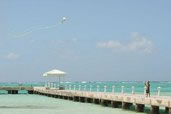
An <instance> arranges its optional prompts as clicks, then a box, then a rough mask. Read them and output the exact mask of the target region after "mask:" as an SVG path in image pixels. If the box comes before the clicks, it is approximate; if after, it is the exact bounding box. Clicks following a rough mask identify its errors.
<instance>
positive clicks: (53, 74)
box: [43, 69, 66, 77]
mask: <svg viewBox="0 0 171 114" xmlns="http://www.w3.org/2000/svg"><path fill="white" fill-rule="evenodd" d="M65 75H66V72H63V71H61V70H57V69H53V70H51V71H48V72H45V73H44V74H43V76H45V77H64V76H65Z"/></svg>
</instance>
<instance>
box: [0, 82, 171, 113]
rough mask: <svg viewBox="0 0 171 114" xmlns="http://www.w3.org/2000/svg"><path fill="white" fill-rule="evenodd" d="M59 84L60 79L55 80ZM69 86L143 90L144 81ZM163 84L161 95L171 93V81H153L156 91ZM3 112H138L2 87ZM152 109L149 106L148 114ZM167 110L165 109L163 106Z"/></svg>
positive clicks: (0, 107)
mask: <svg viewBox="0 0 171 114" xmlns="http://www.w3.org/2000/svg"><path fill="white" fill-rule="evenodd" d="M54 84H55V85H58V83H54ZM61 84H62V85H65V86H66V87H67V88H68V87H69V86H70V85H71V89H74V85H75V87H76V89H79V85H81V90H84V87H85V85H86V90H87V91H89V88H90V85H92V89H93V91H96V89H97V88H96V87H97V85H98V86H99V90H100V91H104V85H106V86H107V92H111V91H112V86H113V85H114V86H115V92H121V86H124V87H125V88H124V91H125V93H131V91H132V90H131V88H132V86H135V93H136V94H143V91H144V82H65V83H61ZM44 85H45V83H42V82H40V83H22V84H21V83H0V86H44ZM159 86H160V87H161V95H163V96H171V82H151V93H152V95H156V94H157V87H159ZM0 92H1V94H0V114H1V113H2V114H136V112H135V111H127V110H122V109H119V108H118V109H115V108H110V107H103V106H101V105H95V104H89V103H79V102H73V101H68V100H62V99H55V98H50V97H46V96H39V95H28V94H26V93H27V92H26V91H20V94H19V95H8V94H7V92H5V91H0ZM148 112H149V108H148V106H147V108H146V112H145V113H142V114H146V113H148ZM161 112H162V113H163V114H164V110H162V109H161Z"/></svg>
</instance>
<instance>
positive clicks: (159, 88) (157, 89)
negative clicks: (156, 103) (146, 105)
mask: <svg viewBox="0 0 171 114" xmlns="http://www.w3.org/2000/svg"><path fill="white" fill-rule="evenodd" d="M157 90H158V93H157V95H158V96H160V87H158V88H157Z"/></svg>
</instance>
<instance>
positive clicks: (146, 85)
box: [145, 81, 150, 97]
mask: <svg viewBox="0 0 171 114" xmlns="http://www.w3.org/2000/svg"><path fill="white" fill-rule="evenodd" d="M145 87H146V97H150V81H147V82H145Z"/></svg>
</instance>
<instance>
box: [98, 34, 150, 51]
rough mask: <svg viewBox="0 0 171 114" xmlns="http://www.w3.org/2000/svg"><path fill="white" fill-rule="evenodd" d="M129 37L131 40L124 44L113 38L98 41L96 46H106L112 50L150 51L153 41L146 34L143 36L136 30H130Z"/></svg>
mask: <svg viewBox="0 0 171 114" xmlns="http://www.w3.org/2000/svg"><path fill="white" fill-rule="evenodd" d="M131 37H132V40H131V41H130V42H128V43H126V44H123V43H121V42H120V41H113V40H110V41H104V42H98V43H97V48H108V49H112V50H114V51H134V52H143V53H151V52H152V50H153V43H152V41H151V40H148V38H147V37H146V36H143V35H141V34H139V33H138V32H132V33H131Z"/></svg>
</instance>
